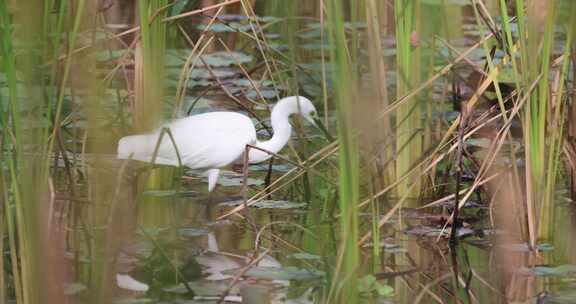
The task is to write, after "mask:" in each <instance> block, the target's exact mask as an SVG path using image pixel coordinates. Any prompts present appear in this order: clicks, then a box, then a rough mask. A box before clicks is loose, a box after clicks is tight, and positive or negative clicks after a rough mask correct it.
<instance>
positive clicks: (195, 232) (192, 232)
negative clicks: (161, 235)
mask: <svg viewBox="0 0 576 304" xmlns="http://www.w3.org/2000/svg"><path fill="white" fill-rule="evenodd" d="M209 233H210V230H208V229H206V228H181V229H178V235H180V236H183V237H196V236H204V235H208V234H209Z"/></svg>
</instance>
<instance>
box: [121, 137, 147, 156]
mask: <svg viewBox="0 0 576 304" xmlns="http://www.w3.org/2000/svg"><path fill="white" fill-rule="evenodd" d="M147 142H148V136H147V135H131V136H125V137H122V138H121V139H120V141H118V155H117V157H118V158H119V159H136V158H135V157H136V156H137V155H142V154H148V152H149V151H148V150H149V149H148V144H147ZM150 155H152V152H150Z"/></svg>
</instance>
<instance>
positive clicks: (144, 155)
mask: <svg viewBox="0 0 576 304" xmlns="http://www.w3.org/2000/svg"><path fill="white" fill-rule="evenodd" d="M292 114H299V115H301V116H302V117H304V118H305V119H306V120H307V121H309V122H310V123H312V124H315V123H314V118H315V117H316V116H317V112H316V108H315V107H314V105H313V104H312V102H311V101H310V100H308V99H307V98H305V97H302V96H290V97H286V98H283V99H281V100H280V101H279V102H278V103H277V104H276V105H275V106H274V108H273V110H272V116H271V118H270V120H271V122H272V129H273V132H274V134H273V136H272V138H270V139H269V140H265V141H259V140H258V138H257V137H256V128H255V127H254V124H253V123H252V120H251V119H250V118H249V117H248V116H246V115H243V114H240V113H236V112H210V113H204V114H198V115H192V116H189V117H185V118H181V119H177V120H175V121H172V122H170V123H168V124H166V125H165V126H164V127H163V128H162V129H169V131H170V133H171V135H172V138H173V139H174V143H175V144H174V143H173V142H172V139H171V138H170V136H169V134H164V135H162V129H159V130H156V131H154V132H152V133H149V134H142V135H131V136H126V137H123V138H122V139H120V141H119V142H118V158H120V159H135V160H139V161H144V162H154V163H155V164H161V165H170V166H179V165H180V164H181V165H183V166H186V167H188V168H191V169H207V171H206V173H207V176H208V191H212V190H213V189H214V187H215V186H216V181H217V180H218V175H219V174H220V168H222V167H225V166H227V165H229V164H231V163H233V162H236V161H240V160H242V158H243V157H242V156H243V154H244V151H245V149H246V145H252V146H255V147H257V148H260V149H262V150H265V151H268V152H272V153H277V152H278V151H280V150H281V149H282V148H283V147H284V146H285V145H286V143H288V140H289V139H290V135H291V133H292V126H291V125H290V121H289V117H290V115H292ZM159 141H160V143H158V142H159ZM175 146H176V148H177V151H176V149H175ZM155 151H156V157H155V159H154V160H153V158H154V152H155ZM178 156H179V157H180V161H179V158H178ZM271 156H272V155H271V154H269V153H266V152H263V151H261V150H257V149H250V152H249V154H248V162H249V163H259V162H263V161H265V160H267V159H269V158H270V157H271Z"/></svg>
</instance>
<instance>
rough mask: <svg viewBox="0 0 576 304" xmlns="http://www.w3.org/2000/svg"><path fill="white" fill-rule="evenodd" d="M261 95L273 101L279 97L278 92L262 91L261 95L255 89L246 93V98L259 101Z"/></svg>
mask: <svg viewBox="0 0 576 304" xmlns="http://www.w3.org/2000/svg"><path fill="white" fill-rule="evenodd" d="M260 95H262V97H264V98H265V99H272V98H274V97H276V96H278V93H277V91H276V90H260V94H258V92H257V91H256V90H254V89H251V90H250V91H248V92H247V93H246V97H247V98H250V99H258V98H259V97H260Z"/></svg>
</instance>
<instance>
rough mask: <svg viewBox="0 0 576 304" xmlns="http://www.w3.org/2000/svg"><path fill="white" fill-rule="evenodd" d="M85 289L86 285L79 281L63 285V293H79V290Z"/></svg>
mask: <svg viewBox="0 0 576 304" xmlns="http://www.w3.org/2000/svg"><path fill="white" fill-rule="evenodd" d="M86 289H87V287H86V285H84V284H82V283H79V282H75V283H69V284H65V285H64V294H65V295H75V294H79V293H80V292H82V291H84V290H86Z"/></svg>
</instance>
